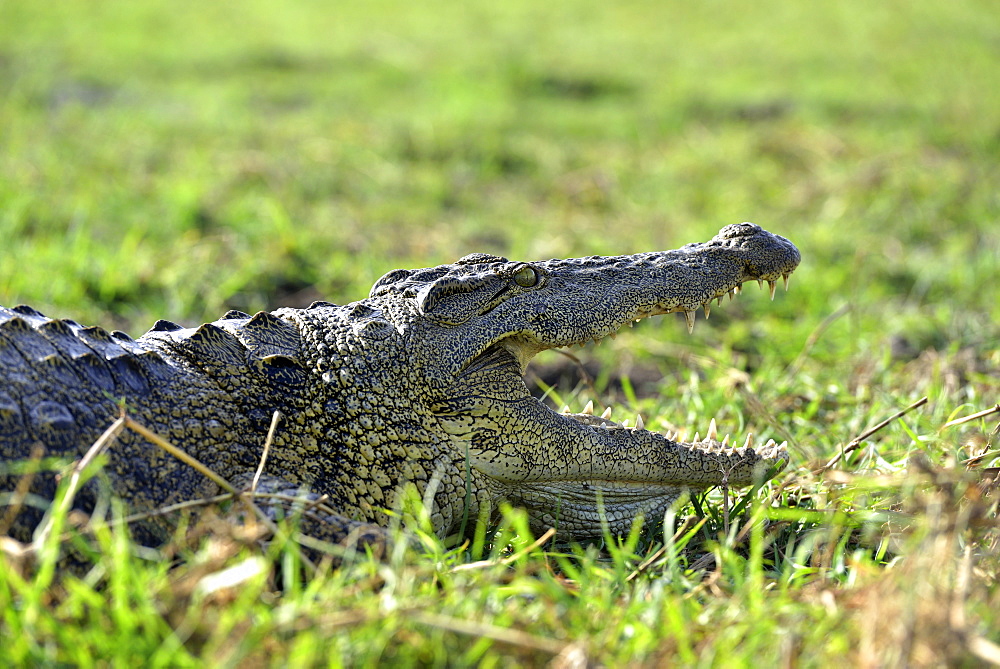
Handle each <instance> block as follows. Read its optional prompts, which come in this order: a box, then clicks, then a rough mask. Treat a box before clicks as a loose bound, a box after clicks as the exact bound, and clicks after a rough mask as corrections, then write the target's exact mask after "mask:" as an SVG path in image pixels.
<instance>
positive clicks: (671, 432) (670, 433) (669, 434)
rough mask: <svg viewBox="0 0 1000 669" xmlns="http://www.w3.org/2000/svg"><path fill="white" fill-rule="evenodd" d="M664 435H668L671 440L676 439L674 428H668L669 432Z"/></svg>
mask: <svg viewBox="0 0 1000 669" xmlns="http://www.w3.org/2000/svg"><path fill="white" fill-rule="evenodd" d="M663 436H664V437H666V438H667V439H669V440H670V441H673V440H674V431H673V430H667V433H666V434H665V435H663Z"/></svg>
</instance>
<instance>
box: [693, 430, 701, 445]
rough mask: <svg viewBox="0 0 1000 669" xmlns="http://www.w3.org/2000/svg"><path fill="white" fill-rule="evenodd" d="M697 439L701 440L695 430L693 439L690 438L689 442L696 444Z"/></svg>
mask: <svg viewBox="0 0 1000 669" xmlns="http://www.w3.org/2000/svg"><path fill="white" fill-rule="evenodd" d="M699 441H701V435H699V434H698V433H697V432H695V433H694V439H692V440H691V443H692V444H697V443H698V442H699Z"/></svg>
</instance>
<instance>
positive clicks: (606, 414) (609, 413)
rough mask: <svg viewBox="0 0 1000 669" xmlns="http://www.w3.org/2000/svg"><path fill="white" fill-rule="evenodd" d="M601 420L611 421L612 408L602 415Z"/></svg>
mask: <svg viewBox="0 0 1000 669" xmlns="http://www.w3.org/2000/svg"><path fill="white" fill-rule="evenodd" d="M601 418H603V419H604V420H611V407H608V408H607V409H605V410H604V413H602V414H601Z"/></svg>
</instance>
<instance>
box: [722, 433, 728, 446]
mask: <svg viewBox="0 0 1000 669" xmlns="http://www.w3.org/2000/svg"><path fill="white" fill-rule="evenodd" d="M728 445H729V435H728V434H727V435H726V436H725V437H723V438H722V447H723V448H725V447H726V446H728Z"/></svg>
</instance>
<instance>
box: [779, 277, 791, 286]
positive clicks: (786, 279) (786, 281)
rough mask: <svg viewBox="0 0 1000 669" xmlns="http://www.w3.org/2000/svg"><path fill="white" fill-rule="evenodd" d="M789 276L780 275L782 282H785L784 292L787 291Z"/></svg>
mask: <svg viewBox="0 0 1000 669" xmlns="http://www.w3.org/2000/svg"><path fill="white" fill-rule="evenodd" d="M790 276H791V274H782V275H781V278H782V280H783V281H784V282H785V290H788V277H790Z"/></svg>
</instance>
